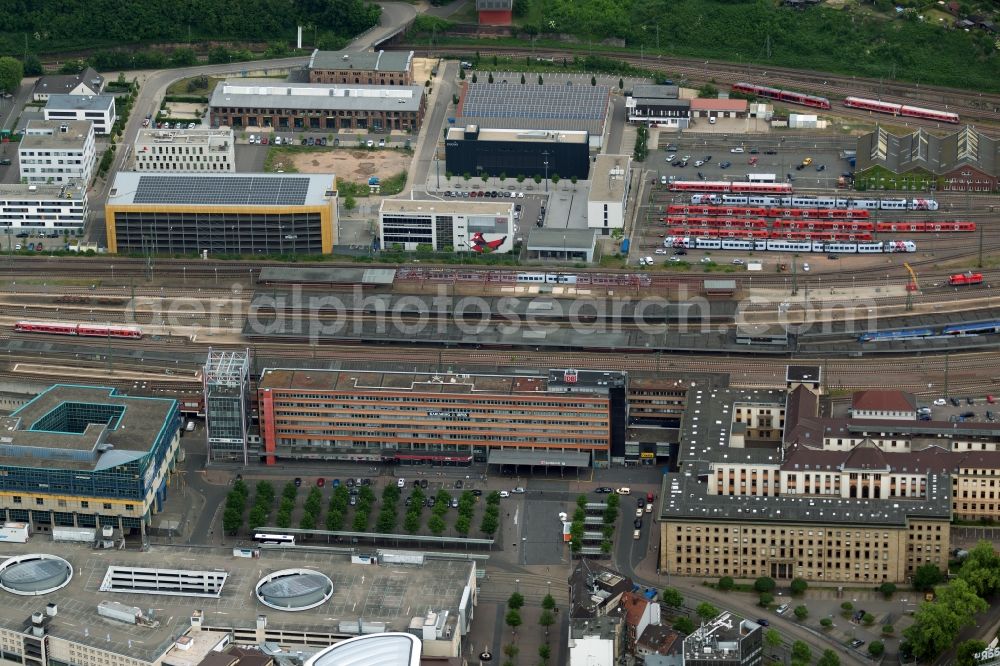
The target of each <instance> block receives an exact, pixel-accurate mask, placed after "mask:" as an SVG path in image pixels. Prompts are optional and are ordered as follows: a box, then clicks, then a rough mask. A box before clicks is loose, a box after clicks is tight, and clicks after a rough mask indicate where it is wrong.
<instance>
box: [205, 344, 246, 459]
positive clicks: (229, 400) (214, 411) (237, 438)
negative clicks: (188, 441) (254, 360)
mask: <svg viewBox="0 0 1000 666" xmlns="http://www.w3.org/2000/svg"><path fill="white" fill-rule="evenodd" d="M202 377H203V380H204V383H205V401H204V404H205V426H206V430H207V439H208V460H209V462H242V463H243V464H244V465H246V464H247V463H248V462H249V461H248V456H247V437H248V434H249V427H250V403H251V400H250V399H251V394H250V350H247V351H215V350H212V349H209V351H208V360H207V361H206V362H205V367H204V369H203V371H202Z"/></svg>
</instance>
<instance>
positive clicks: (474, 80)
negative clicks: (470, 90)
mask: <svg viewBox="0 0 1000 666" xmlns="http://www.w3.org/2000/svg"><path fill="white" fill-rule="evenodd" d="M478 81H479V77H478V76H476V73H475V72H473V73H472V82H473V83H478Z"/></svg>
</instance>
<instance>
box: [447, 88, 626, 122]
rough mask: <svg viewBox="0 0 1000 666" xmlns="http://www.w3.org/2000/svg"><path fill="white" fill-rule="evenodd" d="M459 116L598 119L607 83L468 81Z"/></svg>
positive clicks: (602, 116) (601, 110) (602, 107)
mask: <svg viewBox="0 0 1000 666" xmlns="http://www.w3.org/2000/svg"><path fill="white" fill-rule="evenodd" d="M468 85H469V87H468V90H467V92H466V94H465V100H464V101H463V103H462V115H463V116H470V117H478V118H533V119H558V120H601V119H603V118H604V114H605V111H606V109H607V101H608V95H609V94H610V91H609V89H608V87H607V86H591V85H565V84H563V85H536V84H530V83H529V84H524V85H521V84H520V83H470V84H468Z"/></svg>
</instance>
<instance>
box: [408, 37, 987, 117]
mask: <svg viewBox="0 0 1000 666" xmlns="http://www.w3.org/2000/svg"><path fill="white" fill-rule="evenodd" d="M394 48H398V49H406V50H411V49H412V50H413V51H414V52H415V53H416V54H417V55H421V56H427V57H441V56H442V55H443V54H447V55H452V54H454V55H456V56H469V55H470V54H476V53H478V54H479V55H480V56H483V55H486V56H493V55H496V56H498V57H505V58H515V59H516V58H524V57H536V58H545V59H549V58H551V59H553V60H556V61H560V60H562V59H563V58H566V59H568V60H572V59H573V58H575V57H578V56H581V55H583V54H581V53H580V52H579V51H570V50H566V49H557V48H547V47H546V48H530V49H528V48H526V49H521V50H513V49H511V48H510V47H490V46H489V45H487V44H482V43H480V44H477V45H474V46H445V47H441V48H439V49H433V50H432V49H428V48H426V47H424V46H422V45H407V44H399V45H396V46H395V47H394ZM600 55H601V56H603V57H607V58H612V59H615V60H619V61H622V62H625V63H628V64H630V65H632V66H634V67H639V68H640V69H645V70H647V71H653V72H657V73H661V74H665V75H667V76H668V77H669V78H674V79H688V80H689V81H691V82H709V81H714V82H715V83H723V84H733V83H737V82H739V81H747V82H748V83H756V84H762V85H768V86H771V87H775V88H788V89H791V90H795V91H797V92H804V93H810V94H814V95H819V96H822V97H826V98H828V99H830V100H831V102H834V101H835V100H838V99H843V98H844V97H848V96H852V95H853V96H860V97H874V98H876V99H880V100H882V101H887V102H898V103H901V104H910V105H915V106H927V107H929V108H941V107H942V100H948V103H947V104H945V105H943V106H946V107H947V108H945V109H942V110H948V111H953V112H955V113H958V114H959V115H960V116H962V122H963V123H968V122H972V121H973V120H975V121H977V122H978V123H980V124H981V123H982V122H983V121H985V122H987V123H990V124H997V123H1000V95H996V94H979V93H969V92H968V91H963V90H957V89H953V88H945V87H940V86H920V85H916V86H914V85H912V84H901V83H894V82H888V83H886V82H885V81H884V80H883V81H874V80H872V79H864V78H861V79H859V78H857V77H853V76H850V77H849V76H844V75H838V74H826V73H809V72H803V71H800V70H795V69H790V68H785V67H770V66H768V67H767V68H766V69H764V68H761V67H759V66H758V67H748V66H740V65H734V64H732V63H725V62H720V61H715V60H693V59H686V58H671V57H666V58H665V57H662V56H658V57H644V56H642V55H640V56H636V55H635V54H634V53H633V52H632V51H630V50H614V51H602V52H601V53H600ZM678 82H683V81H678ZM803 108H810V107H803ZM831 112H833V113H837V114H838V115H843V116H845V117H853V118H863V119H876V118H881V119H882V120H883V121H884V120H886V119H888V118H892V116H889V115H885V114H870V113H868V112H865V111H861V112H858V111H856V110H854V109H849V108H848V107H842V106H836V108H835V109H831ZM894 122H896V123H900V122H905V123H907V124H912V125H921V126H924V127H941V126H942V123H937V122H932V121H923V120H920V119H918V118H906V119H905V120H903V119H894ZM944 126H948V125H947V123H945V124H944Z"/></svg>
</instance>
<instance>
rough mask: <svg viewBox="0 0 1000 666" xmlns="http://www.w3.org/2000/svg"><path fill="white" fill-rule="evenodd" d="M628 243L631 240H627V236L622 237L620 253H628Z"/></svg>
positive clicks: (629, 243)
mask: <svg viewBox="0 0 1000 666" xmlns="http://www.w3.org/2000/svg"><path fill="white" fill-rule="evenodd" d="M630 245H631V242H630V241H629V239H628V238H624V239H622V254H628V249H629V246H630Z"/></svg>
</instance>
